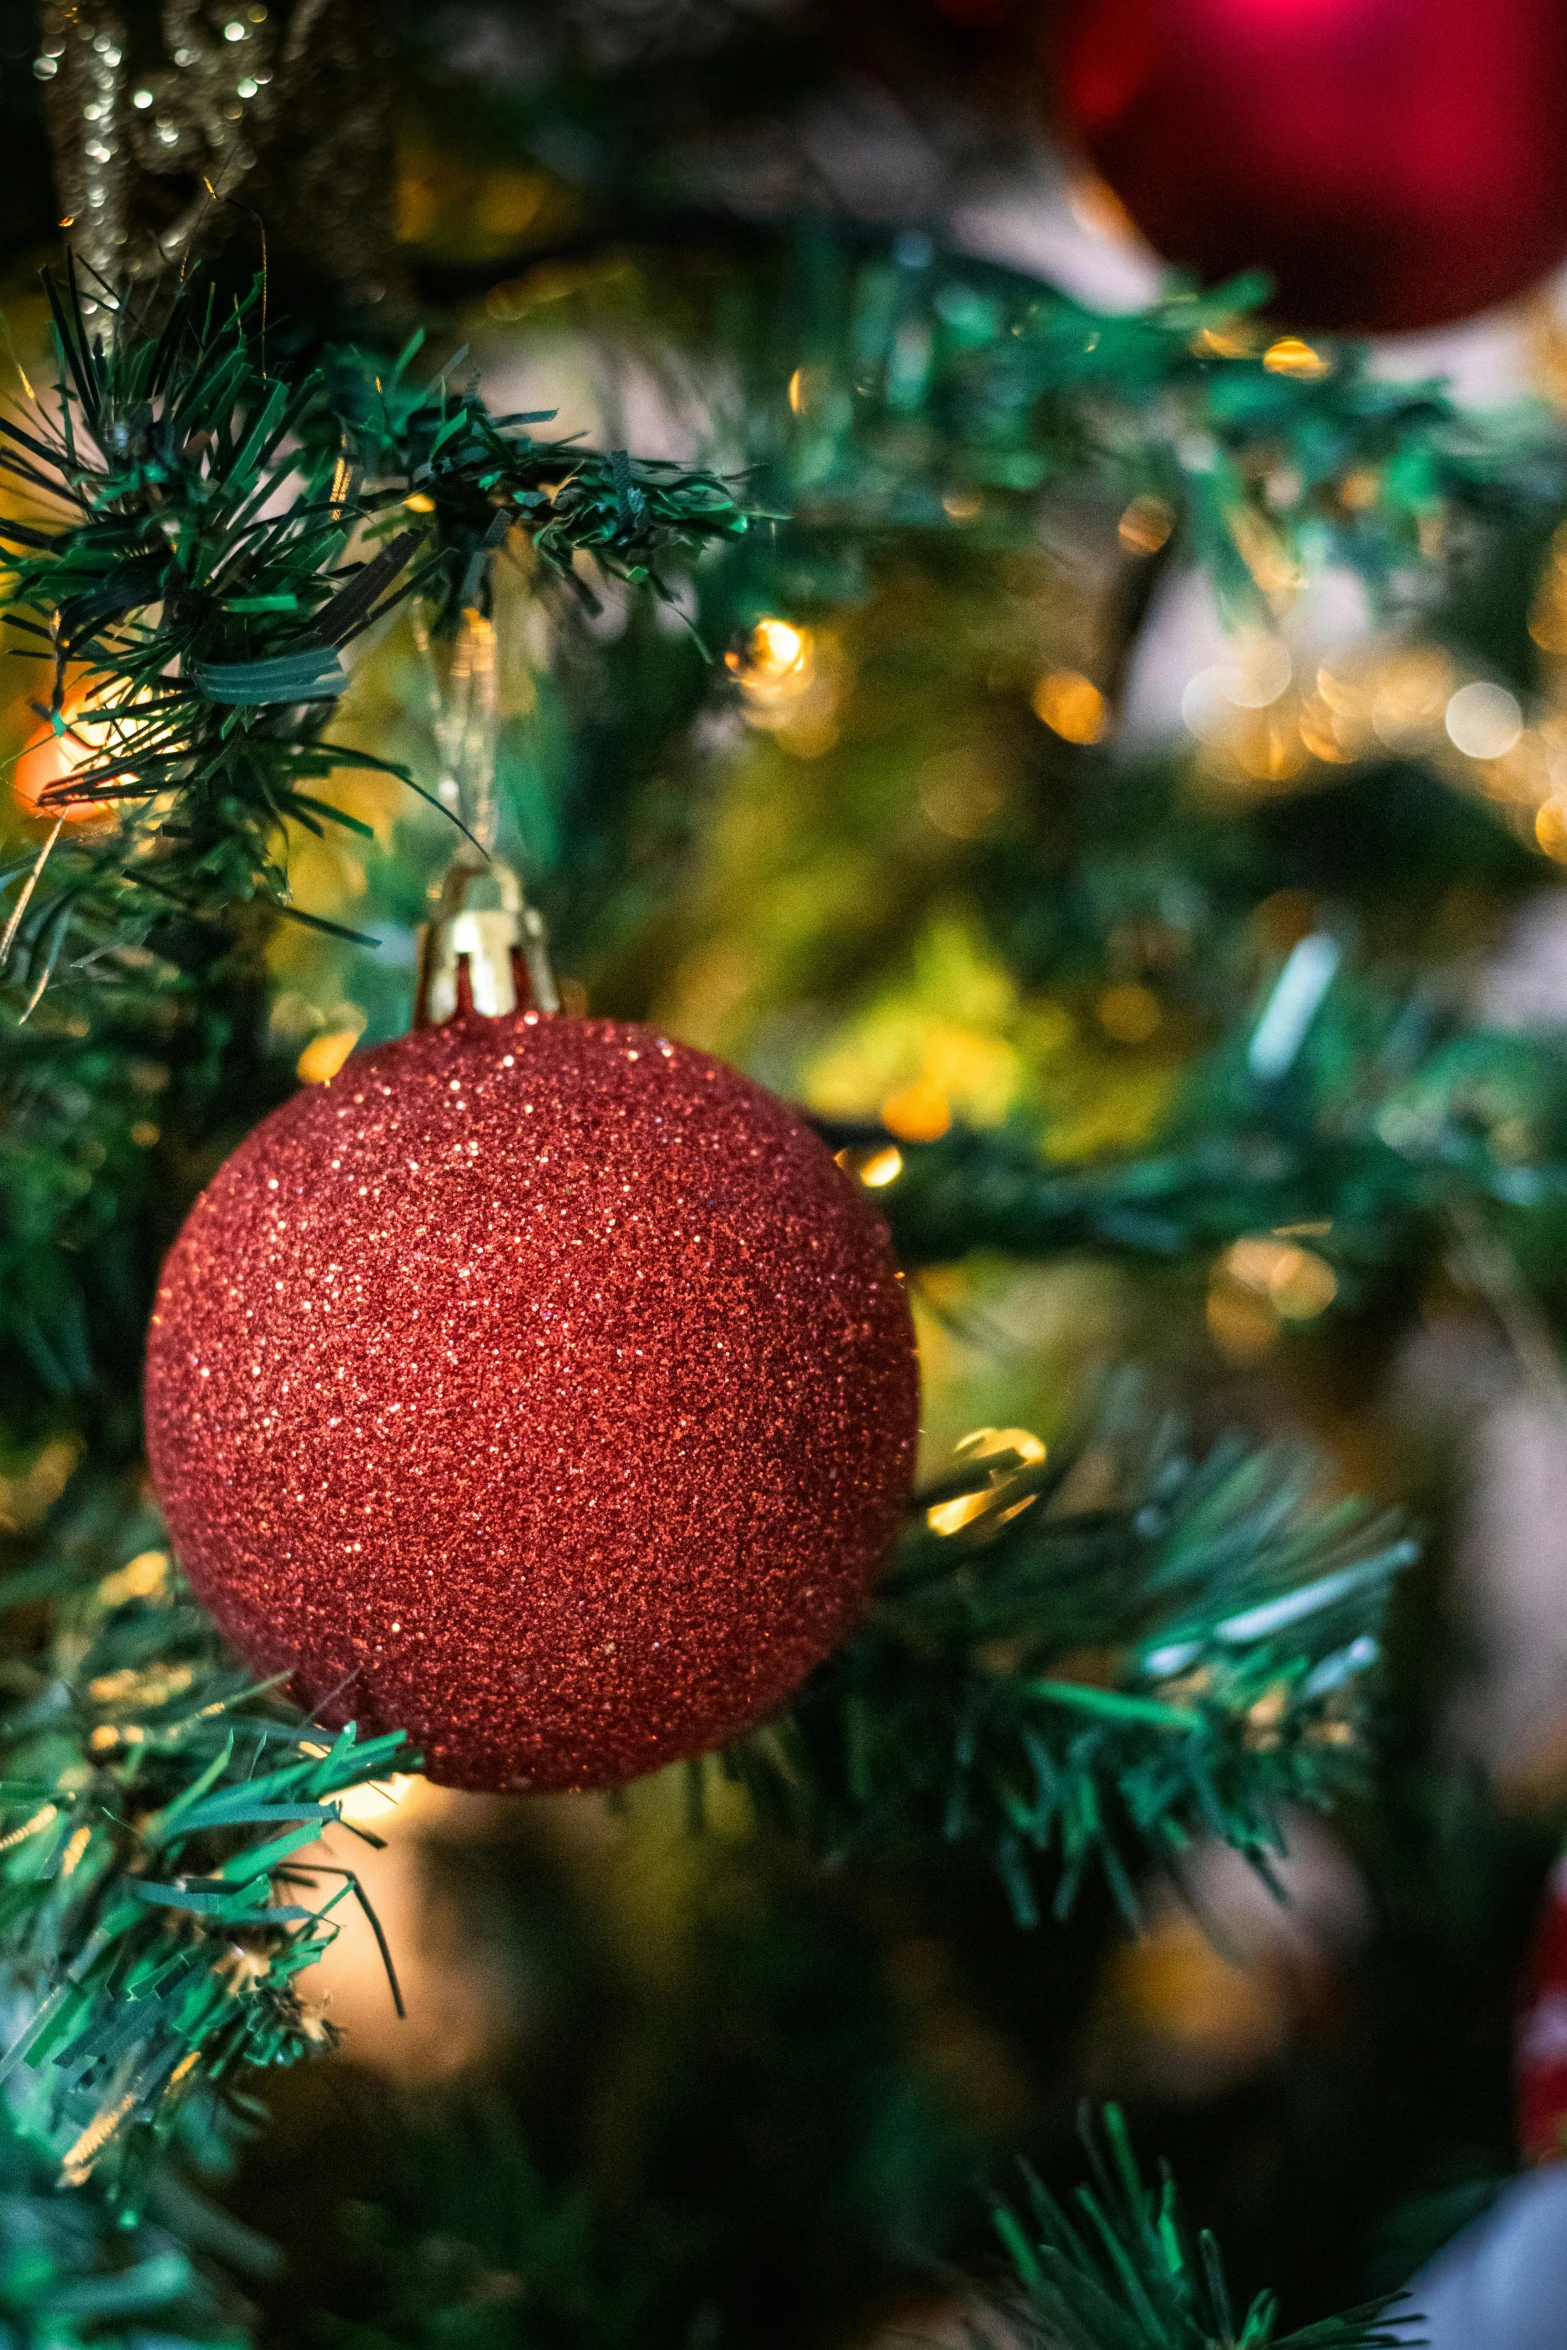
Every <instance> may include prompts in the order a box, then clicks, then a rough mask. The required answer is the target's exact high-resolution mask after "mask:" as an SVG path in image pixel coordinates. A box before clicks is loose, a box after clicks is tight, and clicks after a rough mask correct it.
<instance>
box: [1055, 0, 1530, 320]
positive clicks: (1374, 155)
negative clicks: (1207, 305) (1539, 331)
mask: <svg viewBox="0 0 1567 2350" xmlns="http://www.w3.org/2000/svg"><path fill="white" fill-rule="evenodd" d="M1053 81H1054V89H1055V94H1056V97H1057V100H1058V103H1059V106H1060V109H1061V112H1062V115H1063V117H1064V120H1065V123H1066V126H1067V128H1068V130H1069V131H1070V132H1072V133H1073V134H1075V136H1076V138H1077V140H1078V141H1079V142H1080V143H1081V145H1082V146H1084V147H1085V148H1086V149H1087V151H1088V154H1089V156H1090V157H1091V159H1092V160H1093V162H1094V164H1095V165H1096V166H1097V168H1098V169H1099V171H1100V172H1102V173H1103V175H1104V177H1105V178H1106V179H1107V180H1108V181H1109V183H1110V185H1111V187H1112V188H1113V189H1114V190H1115V192H1116V194H1117V195H1118V196H1119V197H1120V199H1121V201H1122V202H1123V203H1124V204H1125V206H1126V208H1127V210H1128V211H1129V212H1130V213H1131V215H1132V217H1133V219H1134V220H1135V221H1136V222H1137V224H1138V226H1139V227H1140V228H1141V229H1142V230H1143V232H1144V233H1145V235H1146V236H1148V237H1149V238H1150V240H1151V241H1152V242H1153V244H1155V245H1156V246H1157V247H1158V248H1159V250H1160V252H1161V253H1163V254H1165V255H1166V256H1167V257H1168V258H1169V259H1170V260H1171V261H1174V262H1179V263H1181V264H1183V265H1185V266H1187V267H1190V268H1192V269H1195V270H1197V271H1198V272H1199V273H1200V274H1201V275H1202V277H1203V278H1204V279H1206V280H1208V281H1210V282H1211V281H1213V280H1216V279H1219V278H1223V277H1226V276H1229V275H1230V274H1232V273H1233V272H1234V271H1236V270H1239V269H1244V268H1247V267H1250V266H1253V265H1255V264H1259V263H1260V264H1261V265H1263V266H1264V267H1266V268H1268V269H1270V270H1272V271H1273V273H1274V275H1275V277H1276V279H1277V281H1278V292H1277V306H1278V309H1279V311H1280V313H1281V314H1282V315H1284V316H1286V317H1288V318H1289V320H1290V321H1291V323H1292V324H1295V325H1302V326H1319V327H1336V328H1344V327H1348V328H1361V329H1365V330H1368V331H1371V332H1377V333H1389V332H1394V331H1397V330H1402V329H1405V328H1411V327H1429V326H1435V325H1439V324H1441V323H1443V322H1444V321H1446V320H1450V319H1455V318H1464V317H1467V316H1469V315H1470V313H1471V312H1473V311H1476V310H1481V309H1485V308H1487V307H1489V306H1490V305H1491V304H1492V303H1495V302H1502V301H1505V300H1507V299H1509V298H1510V297H1511V296H1512V295H1514V294H1517V293H1520V292H1522V291H1523V289H1524V288H1525V287H1527V286H1529V285H1532V284H1533V283H1534V282H1535V280H1536V279H1538V278H1540V277H1542V276H1543V275H1544V274H1545V272H1546V271H1547V270H1549V269H1550V268H1552V267H1553V266H1554V265H1555V263H1556V262H1557V261H1559V260H1560V259H1561V257H1562V255H1563V253H1564V252H1567V9H1564V8H1563V7H1562V5H1561V0H1071V4H1070V5H1068V7H1067V8H1066V10H1065V12H1064V17H1063V20H1062V31H1061V38H1060V45H1059V47H1058V48H1057V49H1056V51H1055V71H1054V76H1053Z"/></svg>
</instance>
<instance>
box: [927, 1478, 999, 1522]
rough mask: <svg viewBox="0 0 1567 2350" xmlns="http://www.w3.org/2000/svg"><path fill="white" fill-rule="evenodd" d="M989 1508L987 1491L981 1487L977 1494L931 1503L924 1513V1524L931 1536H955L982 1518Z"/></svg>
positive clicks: (962, 1494) (960, 1495)
mask: <svg viewBox="0 0 1567 2350" xmlns="http://www.w3.org/2000/svg"><path fill="white" fill-rule="evenodd" d="M989 1507H990V1493H989V1489H988V1488H987V1487H984V1486H981V1488H980V1490H979V1492H978V1493H960V1494H958V1495H957V1496H956V1497H955V1499H953V1500H952V1501H934V1502H932V1503H931V1505H930V1508H929V1509H928V1510H927V1511H926V1512H925V1523H926V1525H927V1526H928V1527H929V1528H930V1530H931V1532H932V1533H933V1534H957V1533H959V1532H960V1531H961V1530H962V1528H963V1527H965V1526H969V1525H972V1524H973V1522H974V1520H975V1519H976V1518H982V1517H983V1516H984V1514H985V1512H986V1511H987V1510H988V1509H989Z"/></svg>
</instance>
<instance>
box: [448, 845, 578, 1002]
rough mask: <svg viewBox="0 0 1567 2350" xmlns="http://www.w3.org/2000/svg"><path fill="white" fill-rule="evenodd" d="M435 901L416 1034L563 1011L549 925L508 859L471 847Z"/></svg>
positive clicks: (462, 854) (464, 850)
mask: <svg viewBox="0 0 1567 2350" xmlns="http://www.w3.org/2000/svg"><path fill="white" fill-rule="evenodd" d="M431 898H432V906H431V919H430V920H429V921H428V922H427V923H426V924H425V925H424V927H423V929H422V930H421V931H420V933H419V972H418V980H417V983H416V985H415V989H414V1020H413V1024H414V1026H415V1028H438V1027H439V1026H440V1025H441V1023H442V1022H443V1021H446V1020H453V1019H455V1018H456V1016H457V1014H458V1013H459V1012H464V1013H474V1014H477V1015H478V1017H479V1018H480V1019H484V1020H495V1019H499V1018H500V1017H501V1016H502V1015H503V1014H504V1013H507V1012H516V1011H526V1010H528V1009H530V1008H531V1009H532V1010H534V1011H538V1012H558V1011H559V1010H560V996H559V993H558V992H557V989H556V986H555V974H554V972H553V970H552V969H551V967H550V953H549V938H548V934H547V932H546V930H545V927H544V917H543V915H542V914H541V913H540V912H539V910H538V908H537V907H536V906H530V905H529V903H528V901H527V898H526V897H525V896H524V894H523V887H522V883H521V881H520V880H519V879H518V876H517V874H516V871H515V870H514V868H513V867H512V866H510V865H508V864H507V863H506V861H505V859H504V858H503V857H486V856H485V855H484V854H483V852H482V851H481V850H479V849H477V848H472V847H469V846H468V845H467V844H464V846H463V847H462V848H461V849H459V850H458V852H457V855H456V856H455V857H454V858H453V860H452V862H451V864H450V866H449V867H448V868H447V870H446V873H445V874H444V875H443V877H442V879H441V880H440V881H439V882H438V883H437V884H436V887H435V889H434V890H433V891H432V892H431Z"/></svg>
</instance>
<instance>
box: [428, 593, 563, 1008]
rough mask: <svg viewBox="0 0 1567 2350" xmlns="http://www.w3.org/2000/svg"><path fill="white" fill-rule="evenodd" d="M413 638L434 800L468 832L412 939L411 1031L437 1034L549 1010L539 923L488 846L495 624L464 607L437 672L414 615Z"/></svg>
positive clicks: (551, 989)
mask: <svg viewBox="0 0 1567 2350" xmlns="http://www.w3.org/2000/svg"><path fill="white" fill-rule="evenodd" d="M414 639H415V642H416V643H417V645H418V647H419V650H420V653H421V654H422V655H423V657H424V661H425V665H426V668H427V670H428V672H429V676H430V681H431V687H432V696H433V711H432V717H433V723H434V730H435V741H436V748H437V750H438V752H439V753H440V758H441V765H442V768H443V770H444V772H443V774H442V777H441V784H440V797H441V799H442V800H443V801H444V802H445V804H446V805H447V806H448V807H450V808H452V809H454V810H455V811H456V813H457V814H458V815H459V816H460V817H461V819H462V822H463V825H464V828H465V830H466V831H467V833H468V839H467V840H466V841H465V842H464V843H463V845H462V847H461V848H460V849H459V850H458V852H457V854H456V856H455V857H454V858H453V860H452V862H451V865H450V866H449V867H448V869H447V871H446V873H445V874H444V875H443V876H442V878H441V880H440V881H439V882H437V884H436V886H435V888H434V889H433V890H432V892H431V909H430V920H429V921H428V922H427V923H426V924H425V926H424V928H423V929H422V930H421V932H420V934H419V973H418V981H417V984H416V987H415V991H414V1026H415V1027H416V1028H437V1027H439V1026H440V1025H441V1023H442V1022H443V1021H445V1020H452V1019H455V1018H456V1016H457V1014H458V1013H459V1012H461V1013H464V1014H470V1015H477V1016H478V1017H479V1018H480V1019H483V1020H494V1019H499V1018H500V1017H502V1016H503V1015H504V1014H505V1013H507V1012H515V1011H517V1010H519V1009H524V1010H525V1009H529V1008H531V1009H532V1010H534V1011H538V1012H558V1011H559V1010H560V996H559V993H558V991H557V989H556V986H555V975H554V972H553V971H552V970H551V968H550V955H549V939H548V934H547V932H546V930H545V927H544V917H543V915H542V914H541V913H540V912H539V910H538V908H537V907H536V906H530V905H529V903H528V900H527V895H526V893H525V891H524V889H523V886H522V880H521V877H520V875H519V874H518V873H517V871H516V869H515V867H514V866H512V865H509V864H508V863H507V862H506V860H505V858H504V857H501V856H498V855H497V853H496V848H495V836H496V833H497V831H498V829H499V809H498V806H497V802H496V797H495V751H496V740H497V734H498V727H499V701H498V693H497V686H498V679H497V654H498V647H497V643H496V634H495V624H494V622H493V621H492V620H491V619H490V617H489V615H488V613H486V612H485V611H483V610H482V609H481V608H480V606H479V604H478V603H477V602H474V603H470V604H468V605H465V606H464V608H463V611H462V613H461V616H460V618H459V620H458V623H457V635H456V640H455V642H454V643H453V645H452V648H451V653H450V657H449V659H448V661H447V662H446V664H445V669H444V674H443V672H442V669H441V668H440V667H439V666H438V665H437V661H436V656H435V648H434V646H433V644H432V642H431V637H430V629H429V625H428V622H427V620H426V619H425V616H424V615H423V614H422V613H420V612H419V611H417V610H416V611H415V614H414Z"/></svg>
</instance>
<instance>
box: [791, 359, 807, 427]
mask: <svg viewBox="0 0 1567 2350" xmlns="http://www.w3.org/2000/svg"><path fill="white" fill-rule="evenodd" d="M789 405H790V407H791V408H792V409H793V410H794V413H795V415H796V416H798V415H799V414H800V413H801V411H802V410H803V409H804V407H805V370H804V368H803V367H797V368H796V369H795V371H794V373H793V375H791V376H790V378H789Z"/></svg>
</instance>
